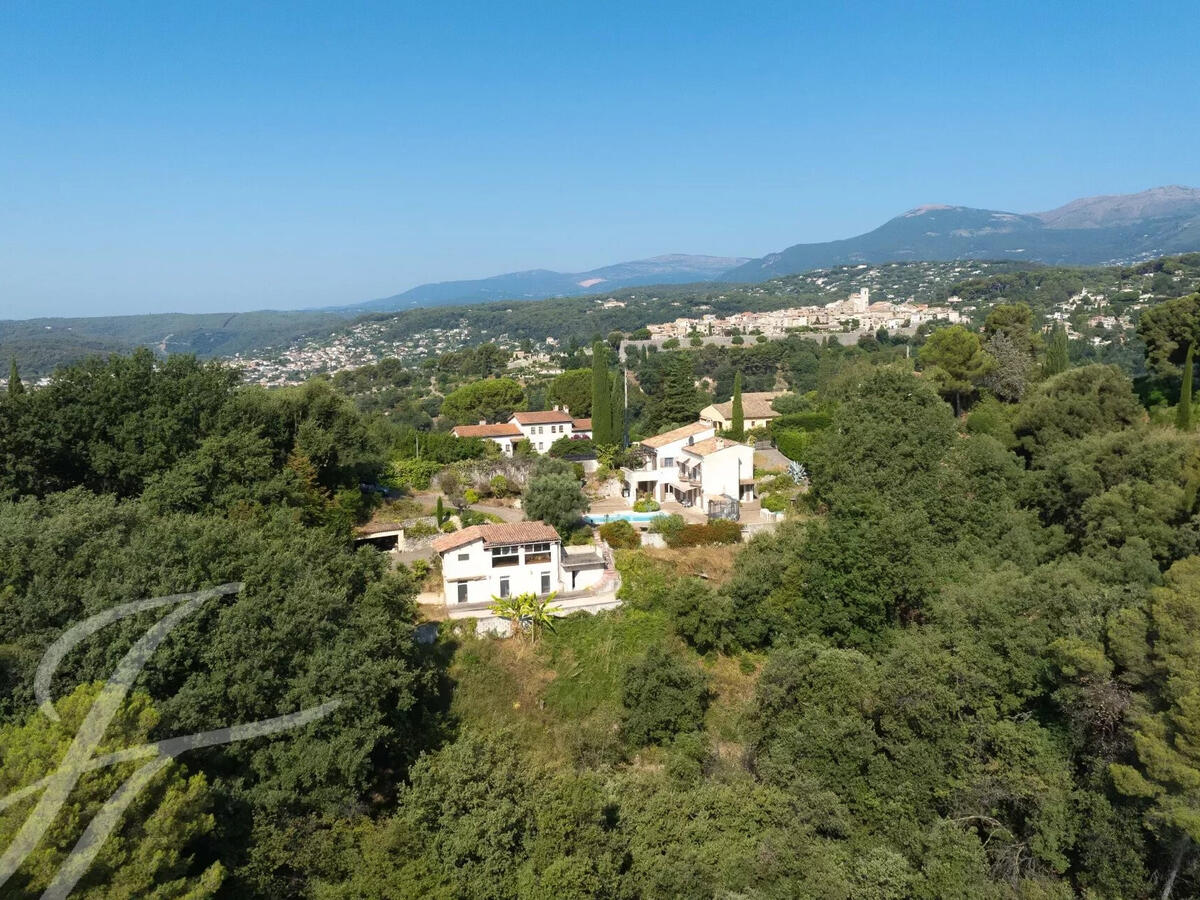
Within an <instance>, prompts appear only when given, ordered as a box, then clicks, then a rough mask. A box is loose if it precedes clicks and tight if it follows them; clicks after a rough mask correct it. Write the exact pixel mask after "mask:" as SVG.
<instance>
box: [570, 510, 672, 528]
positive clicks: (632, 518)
mask: <svg viewBox="0 0 1200 900" xmlns="http://www.w3.org/2000/svg"><path fill="white" fill-rule="evenodd" d="M665 515H667V513H665V512H644V513H642V512H615V513H604V514H603V515H599V516H596V515H586V516H584V517H583V521H585V522H587V523H588V524H589V525H604V524H605V523H607V522H616V521H618V520H620V519H624V520H625V521H626V522H649V521H650V520H651V519H657V518H658V517H659V516H665Z"/></svg>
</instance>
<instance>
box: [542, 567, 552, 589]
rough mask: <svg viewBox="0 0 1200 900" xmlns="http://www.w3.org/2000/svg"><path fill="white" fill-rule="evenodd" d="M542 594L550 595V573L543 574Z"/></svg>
mask: <svg viewBox="0 0 1200 900" xmlns="http://www.w3.org/2000/svg"><path fill="white" fill-rule="evenodd" d="M542 593H543V594H548V593H550V573H549V572H543V573H542Z"/></svg>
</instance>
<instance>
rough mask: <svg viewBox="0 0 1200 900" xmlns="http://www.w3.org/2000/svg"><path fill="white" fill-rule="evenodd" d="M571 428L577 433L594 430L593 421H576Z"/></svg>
mask: <svg viewBox="0 0 1200 900" xmlns="http://www.w3.org/2000/svg"><path fill="white" fill-rule="evenodd" d="M571 427H572V428H574V429H575V430H576V431H591V430H592V420H591V419H576V420H575V421H574V422H573V423H571Z"/></svg>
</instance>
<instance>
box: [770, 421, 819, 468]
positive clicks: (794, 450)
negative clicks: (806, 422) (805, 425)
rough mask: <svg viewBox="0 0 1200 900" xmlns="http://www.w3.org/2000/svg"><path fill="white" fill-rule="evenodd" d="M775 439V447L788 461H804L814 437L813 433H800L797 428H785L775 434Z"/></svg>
mask: <svg viewBox="0 0 1200 900" xmlns="http://www.w3.org/2000/svg"><path fill="white" fill-rule="evenodd" d="M773 434H774V437H775V446H776V447H777V448H778V449H779V452H780V453H782V454H783V455H784V456H786V457H787V458H788V459H792V460H796V461H797V462H799V461H803V459H804V457H805V455H806V454H807V452H808V448H809V447H811V446H812V441H813V435H812V432H811V431H800V430H798V429H795V428H783V429H780V430H778V431H775V432H773Z"/></svg>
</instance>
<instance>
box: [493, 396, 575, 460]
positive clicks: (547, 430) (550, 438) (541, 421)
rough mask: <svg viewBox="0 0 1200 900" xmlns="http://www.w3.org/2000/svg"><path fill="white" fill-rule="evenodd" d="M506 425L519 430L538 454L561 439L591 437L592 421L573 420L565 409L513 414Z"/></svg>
mask: <svg viewBox="0 0 1200 900" xmlns="http://www.w3.org/2000/svg"><path fill="white" fill-rule="evenodd" d="M508 424H510V425H512V426H514V427H516V428H519V429H520V430H521V434H522V435H523V436H524V437H525V439H526V440H527V441H529V443H530V444H531V445H532V446H533V449H534V450H535V451H537V452H538V453H545V452H546V451H547V450H549V449H550V445H551V444H553V443H554V442H555V441H557V440H558V439H559V438H562V437H578V438H585V437H588V438H590V437H591V436H592V420H591V419H576V418H573V417H572V416H571V413H570V412H569V411H568V410H567V409H566V408H565V407H564V408H558V407H556V408H554V409H542V410H529V411H521V412H515V413H513V414H512V415H511V416H510V417H509V420H508Z"/></svg>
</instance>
